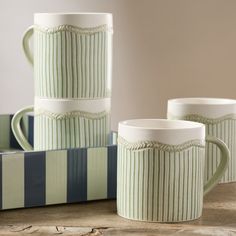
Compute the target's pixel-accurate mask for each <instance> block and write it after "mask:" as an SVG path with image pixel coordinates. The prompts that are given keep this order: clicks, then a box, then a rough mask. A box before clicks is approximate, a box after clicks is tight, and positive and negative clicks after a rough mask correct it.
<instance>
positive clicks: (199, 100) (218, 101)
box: [168, 97, 236, 106]
mask: <svg viewBox="0 0 236 236" xmlns="http://www.w3.org/2000/svg"><path fill="white" fill-rule="evenodd" d="M168 103H173V104H182V105H191V106H198V105H201V106H219V105H235V104H236V100H235V99H231V98H212V97H185V98H172V99H168Z"/></svg>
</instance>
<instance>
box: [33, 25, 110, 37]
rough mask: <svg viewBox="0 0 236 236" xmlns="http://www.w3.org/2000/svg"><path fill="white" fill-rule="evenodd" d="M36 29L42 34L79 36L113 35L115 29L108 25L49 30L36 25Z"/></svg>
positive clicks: (67, 26)
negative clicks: (106, 33)
mask: <svg viewBox="0 0 236 236" xmlns="http://www.w3.org/2000/svg"><path fill="white" fill-rule="evenodd" d="M34 29H35V30H37V31H40V32H42V33H47V34H54V33H58V32H62V31H68V32H73V33H77V34H86V35H91V34H95V33H99V32H110V33H113V29H112V28H111V27H108V26H107V25H99V26H96V27H91V28H82V27H78V26H74V25H59V26H57V27H52V28H47V27H42V26H39V25H34Z"/></svg>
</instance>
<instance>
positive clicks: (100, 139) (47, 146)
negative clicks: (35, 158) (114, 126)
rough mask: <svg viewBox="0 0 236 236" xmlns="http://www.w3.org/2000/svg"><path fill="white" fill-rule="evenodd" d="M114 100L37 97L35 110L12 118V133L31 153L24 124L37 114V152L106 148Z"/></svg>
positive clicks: (35, 146)
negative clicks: (26, 114) (31, 113)
mask: <svg viewBox="0 0 236 236" xmlns="http://www.w3.org/2000/svg"><path fill="white" fill-rule="evenodd" d="M110 107H111V99H110V98H102V99H94V100H91V99H88V100H86V99H83V100H78V99H75V100H71V99H44V98H38V97H36V98H35V105H34V107H33V106H31V107H27V108H24V109H22V110H20V111H18V112H17V113H16V114H15V115H14V116H13V119H12V131H13V133H14V135H15V137H16V139H17V141H18V142H19V144H20V145H21V147H22V148H23V149H24V150H26V151H28V150H32V149H33V147H32V146H31V145H30V144H29V142H28V141H27V139H26V138H25V136H24V134H23V132H22V130H21V127H20V121H21V119H22V117H23V116H24V114H25V113H27V112H32V111H34V150H52V149H65V148H78V147H94V146H105V145H107V144H108V140H109V133H110Z"/></svg>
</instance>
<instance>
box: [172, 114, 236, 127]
mask: <svg viewBox="0 0 236 236" xmlns="http://www.w3.org/2000/svg"><path fill="white" fill-rule="evenodd" d="M170 118H171V119H181V120H182V119H184V120H189V121H195V122H199V123H203V124H206V125H209V124H218V123H221V122H223V121H225V120H236V114H234V113H232V114H228V115H225V116H221V117H218V118H208V117H205V116H202V115H198V114H189V115H185V116H173V115H170Z"/></svg>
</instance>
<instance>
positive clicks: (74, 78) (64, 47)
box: [23, 13, 112, 98]
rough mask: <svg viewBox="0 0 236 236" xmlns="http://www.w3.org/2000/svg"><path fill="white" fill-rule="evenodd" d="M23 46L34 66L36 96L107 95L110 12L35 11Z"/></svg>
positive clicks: (110, 60)
mask: <svg viewBox="0 0 236 236" xmlns="http://www.w3.org/2000/svg"><path fill="white" fill-rule="evenodd" d="M31 36H33V38H34V49H33V53H32V51H31V50H30V38H31ZM23 49H24V52H25V55H26V57H27V59H28V61H29V62H30V63H31V64H32V65H33V66H34V79H35V95H36V96H38V97H47V98H49V97H50V98H104V97H111V82H112V81H111V66H112V14H109V13H36V14H34V25H33V26H31V27H30V28H29V29H28V30H27V31H26V33H25V34H24V37H23Z"/></svg>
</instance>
